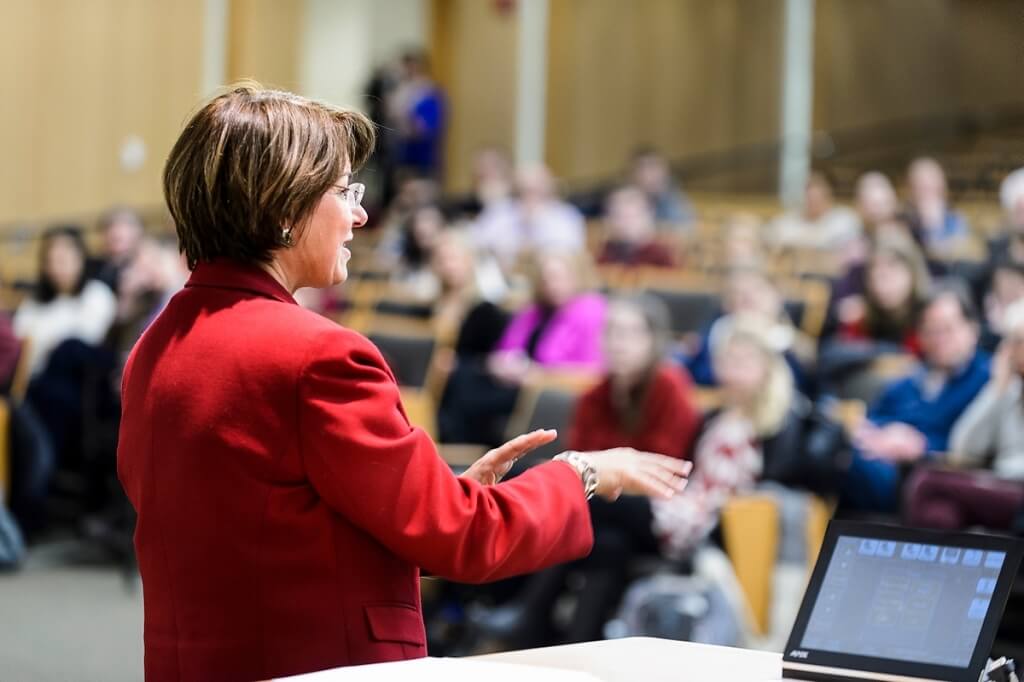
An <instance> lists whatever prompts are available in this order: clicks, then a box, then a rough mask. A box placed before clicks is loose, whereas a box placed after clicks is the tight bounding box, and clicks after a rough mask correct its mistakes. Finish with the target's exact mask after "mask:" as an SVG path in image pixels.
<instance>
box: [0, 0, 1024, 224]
mask: <svg viewBox="0 0 1024 682" xmlns="http://www.w3.org/2000/svg"><path fill="white" fill-rule="evenodd" d="M536 1H537V0H346V1H344V2H338V1H334V0H179V1H177V2H172V3H169V2H159V1H158V0H89V2H80V1H77V0H39V1H38V2H22V1H20V0H4V1H2V2H0V8H2V11H3V17H4V20H3V21H0V61H2V66H0V88H2V92H3V93H4V106H3V107H2V109H0V148H2V149H3V153H4V157H5V158H4V160H5V163H4V164H3V168H2V170H0V223H10V222H12V221H35V220H49V219H54V218H58V217H61V216H77V215H82V214H88V213H93V212H95V211H98V210H100V209H101V208H103V207H105V206H108V205H110V204H112V203H129V204H133V205H153V206H156V205H159V204H160V202H161V197H160V186H159V175H160V169H161V164H162V162H163V159H164V158H165V156H166V153H167V151H168V149H169V147H170V144H171V143H172V141H173V139H174V138H175V136H176V135H177V133H178V131H179V128H180V126H181V125H182V123H183V121H184V120H185V118H186V116H187V115H188V113H189V112H190V111H192V110H193V109H194V108H195V106H196V105H197V104H198V103H199V102H200V101H201V100H202V99H203V98H204V97H206V96H208V95H209V94H210V91H211V89H212V87H213V85H214V84H219V83H224V82H230V81H232V80H235V79H238V78H243V77H252V78H255V79H257V80H259V81H261V82H264V83H266V84H271V85H275V86H279V87H282V88H286V89H292V90H297V91H299V92H301V93H302V94H306V95H309V96H313V97H319V98H323V99H326V100H328V101H332V102H335V103H340V104H346V105H350V106H360V107H361V106H364V102H363V101H362V99H361V95H360V93H361V92H363V88H364V86H365V84H366V82H367V81H368V79H369V78H370V75H371V73H372V71H373V69H374V68H375V67H377V66H379V65H381V64H382V63H384V62H385V61H386V60H388V59H391V58H393V57H394V55H395V54H396V53H397V52H398V51H399V50H401V49H402V48H405V47H409V46H422V47H424V48H426V49H427V51H428V53H429V55H430V57H431V60H432V65H433V71H434V75H435V77H436V78H437V80H438V81H439V82H440V83H441V84H442V86H443V87H444V88H445V89H446V91H447V94H448V98H449V103H450V116H451V118H450V126H449V134H448V139H447V155H446V156H447V172H446V185H447V187H448V188H449V189H453V190H461V189H465V188H467V187H468V186H469V182H470V174H471V168H470V164H471V159H472V154H473V152H474V151H475V150H477V149H479V148H480V147H481V146H486V145H496V146H499V147H502V148H504V149H506V150H509V151H512V150H514V149H515V143H516V134H517V133H516V104H517V97H518V94H517V93H518V91H517V73H518V68H519V64H520V61H521V58H522V55H521V54H520V44H521V43H520V34H519V22H520V14H521V10H522V7H523V5H524V3H528V2H536ZM544 5H546V13H547V39H546V45H545V46H544V48H545V52H546V67H545V72H546V81H547V82H546V88H545V90H544V95H545V106H544V118H545V126H544V127H545V131H544V132H545V134H544V153H545V155H546V157H547V161H548V163H549V164H550V165H551V166H552V168H553V170H554V171H555V173H556V174H557V175H559V176H561V177H563V178H565V179H566V180H567V181H568V182H570V183H574V182H575V183H580V182H586V181H589V180H600V179H606V178H608V177H609V176H611V175H613V174H615V173H617V172H618V170H619V169H620V168H621V167H622V164H623V161H624V159H625V158H626V157H628V155H629V154H630V152H631V151H632V150H634V149H635V148H636V147H637V146H640V145H652V146H656V147H658V148H660V149H662V150H664V151H665V152H666V153H667V154H668V155H669V156H670V157H671V158H673V159H676V160H684V161H685V160H686V159H690V158H697V157H700V155H702V154H708V153H722V152H729V151H735V150H742V149H746V148H750V147H751V146H757V145H771V144H773V143H774V142H776V141H777V139H778V136H779V129H780V108H781V102H780V92H781V83H782V46H783V37H782V36H783V30H782V29H783V12H784V6H785V1H784V0H756V1H755V2H750V1H746V0H716V2H706V1H704V0H642V1H639V2H634V3H631V4H630V11H629V12H624V11H623V10H622V3H621V2H618V1H617V0H549V2H545V3H544ZM1019 27H1020V4H1019V2H1017V1H1016V0H858V1H857V2H850V1H848V0H818V1H817V2H816V3H815V9H814V43H813V45H814V50H813V51H814V68H813V93H814V94H813V129H814V130H815V131H827V132H835V131H850V130H857V129H861V128H865V127H870V126H878V125H884V124H887V123H891V122H894V121H900V120H917V121H921V120H922V119H925V118H928V117H931V118H933V119H934V120H936V121H938V122H939V123H941V121H942V117H943V116H945V117H949V116H952V115H957V114H961V113H963V112H972V113H974V114H982V115H984V114H991V115H995V114H996V113H998V112H1001V111H1006V110H1008V109H1010V108H1013V107H1017V108H1020V107H1024V88H1022V87H1021V85H1022V82H1021V74H1022V73H1024V68H1022V67H1024V64H1022V52H1021V49H1020V40H1019ZM979 74H984V78H981V77H979ZM773 173H774V169H773V167H772V165H771V164H765V168H764V172H763V173H759V175H758V178H757V179H756V181H754V182H755V184H759V185H764V186H766V187H767V186H770V183H771V182H772V180H771V177H770V176H771V175H772V174H773ZM762 176H764V177H762ZM54 188H57V190H56V191H54ZM744 189H746V187H744Z"/></svg>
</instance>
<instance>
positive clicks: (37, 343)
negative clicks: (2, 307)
mask: <svg viewBox="0 0 1024 682" xmlns="http://www.w3.org/2000/svg"><path fill="white" fill-rule="evenodd" d="M88 260H89V257H88V252H87V250H86V247H85V240H84V239H83V237H82V232H81V230H80V229H78V228H77V227H55V228H51V229H49V230H47V231H46V232H45V233H44V234H43V238H42V242H41V246H40V250H39V280H38V282H37V284H36V288H35V291H33V292H32V295H31V296H30V297H29V298H27V299H25V301H23V302H22V304H21V305H20V306H18V310H17V312H15V314H14V332H15V334H17V335H18V337H19V338H23V339H24V338H29V339H31V344H30V346H29V349H28V353H29V360H28V364H29V368H30V371H31V373H32V375H33V376H37V375H39V374H40V373H41V372H42V371H43V369H44V368H45V367H46V364H47V362H48V361H49V359H50V354H51V353H52V352H53V351H54V349H55V348H57V346H59V345H60V344H61V343H62V342H64V341H67V340H68V339H78V340H80V341H83V342H85V343H88V344H98V343H100V342H101V341H103V338H104V337H105V336H106V334H107V332H108V331H109V329H110V325H111V324H112V323H113V322H114V318H115V316H116V314H117V300H116V298H115V297H114V293H113V292H112V291H111V289H110V287H108V286H107V285H106V284H104V283H103V282H100V281H99V280H96V279H92V278H90V277H89V276H88V273H87V270H86V266H87V264H88Z"/></svg>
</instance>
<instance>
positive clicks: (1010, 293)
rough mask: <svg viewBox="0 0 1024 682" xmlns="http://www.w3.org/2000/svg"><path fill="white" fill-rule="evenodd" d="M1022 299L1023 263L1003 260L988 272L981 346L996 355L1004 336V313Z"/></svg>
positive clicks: (996, 262) (1007, 258)
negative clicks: (994, 352) (995, 352)
mask: <svg viewBox="0 0 1024 682" xmlns="http://www.w3.org/2000/svg"><path fill="white" fill-rule="evenodd" d="M1021 299H1024V262H1022V261H1016V260H1013V259H1012V258H1010V257H1003V258H1000V259H998V260H997V261H995V263H994V264H993V266H992V268H991V274H990V276H989V283H988V288H987V290H986V292H985V294H984V297H983V299H982V300H983V302H984V306H985V319H984V326H983V329H982V336H981V346H982V348H984V349H985V350H987V351H989V352H992V351H995V349H996V346H997V345H998V344H999V340H1000V339H1001V338H1002V336H1003V334H1004V333H1005V328H1006V313H1007V310H1008V309H1009V308H1010V306H1012V305H1013V304H1014V303H1016V302H1017V301H1019V300H1021Z"/></svg>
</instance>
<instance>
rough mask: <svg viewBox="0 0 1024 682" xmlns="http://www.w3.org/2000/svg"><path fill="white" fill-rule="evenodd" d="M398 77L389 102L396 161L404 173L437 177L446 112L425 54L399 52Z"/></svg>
mask: <svg viewBox="0 0 1024 682" xmlns="http://www.w3.org/2000/svg"><path fill="white" fill-rule="evenodd" d="M401 67H402V71H401V80H400V81H399V82H398V85H397V86H396V87H395V88H394V90H393V91H392V92H391V100H390V102H389V103H388V110H389V112H390V117H391V123H392V125H393V126H394V128H395V130H396V135H397V140H396V142H397V150H396V163H397V165H398V172H399V173H400V174H401V175H404V176H414V177H425V178H434V179H440V176H441V169H442V166H443V162H444V161H443V155H444V135H445V126H446V124H447V112H446V104H445V98H444V93H443V92H442V91H441V88H440V87H439V86H438V85H437V84H436V83H435V82H434V81H433V80H431V78H430V69H429V66H428V64H427V55H426V53H425V52H423V51H422V50H410V51H408V52H406V53H405V54H403V55H402V60H401Z"/></svg>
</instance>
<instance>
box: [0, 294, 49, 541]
mask: <svg viewBox="0 0 1024 682" xmlns="http://www.w3.org/2000/svg"><path fill="white" fill-rule="evenodd" d="M20 355H21V340H20V339H19V338H18V337H17V336H15V334H14V326H13V325H12V324H11V318H10V316H8V315H7V314H6V313H3V312H0V399H3V400H5V401H6V403H7V409H8V411H9V413H8V418H9V420H10V421H9V427H8V428H9V430H8V432H7V433H6V434H0V437H5V438H7V439H8V446H9V448H10V472H9V474H10V480H9V488H8V493H9V495H7V496H5V495H4V494H3V491H0V505H6V506H8V507H9V508H10V510H11V513H12V514H13V515H14V518H15V520H16V521H17V522H18V526H19V528H20V529H21V530H22V531H23V532H24V533H25V534H26V535H27V536H28V537H29V539H32V536H33V535H34V534H35V532H36V531H38V530H39V529H41V528H42V527H43V526H44V525H45V522H46V513H45V501H46V492H47V489H48V487H49V482H50V476H51V475H52V473H53V445H52V442H51V440H50V437H49V434H47V433H46V430H45V428H44V427H43V424H42V422H41V421H40V420H39V417H38V416H37V415H36V414H35V411H33V410H32V408H31V407H30V406H29V405H27V404H25V403H24V402H20V401H18V400H15V399H13V398H12V396H11V395H10V389H11V382H12V381H13V380H14V373H15V371H16V370H17V367H18V359H19V357H20ZM5 497H6V499H5Z"/></svg>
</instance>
